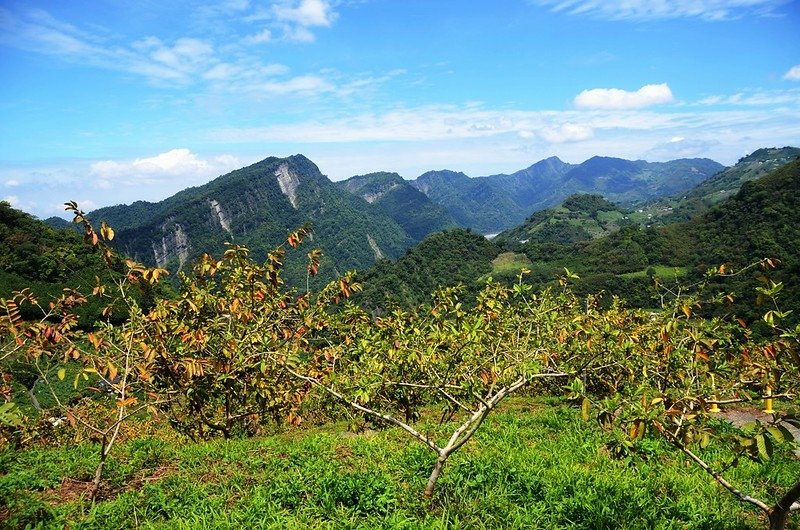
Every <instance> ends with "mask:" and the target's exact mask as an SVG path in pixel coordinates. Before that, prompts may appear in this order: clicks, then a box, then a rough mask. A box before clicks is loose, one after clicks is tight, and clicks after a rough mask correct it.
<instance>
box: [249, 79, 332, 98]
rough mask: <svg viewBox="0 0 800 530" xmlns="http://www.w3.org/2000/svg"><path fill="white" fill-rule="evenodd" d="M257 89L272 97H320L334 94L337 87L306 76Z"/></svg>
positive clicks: (269, 83) (264, 84)
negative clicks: (298, 95) (294, 95)
mask: <svg viewBox="0 0 800 530" xmlns="http://www.w3.org/2000/svg"><path fill="white" fill-rule="evenodd" d="M255 88H256V90H258V91H260V92H262V93H264V94H270V95H287V94H307V95H319V94H322V93H324V92H333V91H334V90H335V88H336V87H335V86H334V85H333V84H331V83H330V82H328V81H326V80H325V79H323V78H321V77H318V76H314V75H305V76H298V77H293V78H291V79H287V80H285V81H269V82H266V83H262V84H260V85H257V86H256V87H255Z"/></svg>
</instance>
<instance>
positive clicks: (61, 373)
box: [57, 368, 67, 381]
mask: <svg viewBox="0 0 800 530" xmlns="http://www.w3.org/2000/svg"><path fill="white" fill-rule="evenodd" d="M57 375H58V380H59V381H63V380H64V377H66V375H67V371H66V370H65V369H64V368H59V370H58V374H57Z"/></svg>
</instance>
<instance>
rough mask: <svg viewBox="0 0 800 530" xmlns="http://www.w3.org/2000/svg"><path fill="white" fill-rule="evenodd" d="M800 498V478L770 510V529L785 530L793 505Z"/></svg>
mask: <svg viewBox="0 0 800 530" xmlns="http://www.w3.org/2000/svg"><path fill="white" fill-rule="evenodd" d="M798 499H800V480H798V481H797V482H795V484H794V486H792V487H791V488H790V489H789V491H787V492H786V493H785V494H784V495H783V497H781V499H780V500H779V501H778V503H777V504H776V505H775V506H774V507H773V508H772V509H771V510H770V511H769V530H784V528H785V527H786V520H787V519H788V518H789V513H790V512H791V510H792V505H793V504H794V503H795V502H797V500H798Z"/></svg>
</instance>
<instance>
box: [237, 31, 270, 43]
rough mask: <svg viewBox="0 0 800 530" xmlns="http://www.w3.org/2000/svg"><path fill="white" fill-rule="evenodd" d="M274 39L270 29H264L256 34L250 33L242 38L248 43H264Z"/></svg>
mask: <svg viewBox="0 0 800 530" xmlns="http://www.w3.org/2000/svg"><path fill="white" fill-rule="evenodd" d="M271 40H272V32H271V31H270V30H268V29H265V30H262V31H260V32H258V33H256V34H254V35H249V36H247V37H245V38H244V39H242V42H243V43H244V44H247V45H254V44H264V43H265V42H269V41H271Z"/></svg>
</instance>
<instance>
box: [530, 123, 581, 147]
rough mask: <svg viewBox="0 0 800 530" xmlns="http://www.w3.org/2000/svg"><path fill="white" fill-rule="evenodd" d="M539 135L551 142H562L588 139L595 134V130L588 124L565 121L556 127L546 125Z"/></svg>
mask: <svg viewBox="0 0 800 530" xmlns="http://www.w3.org/2000/svg"><path fill="white" fill-rule="evenodd" d="M539 135H540V136H541V137H542V138H543V139H545V140H546V141H548V142H550V143H555V144H560V143H563V142H580V141H582V140H588V139H589V138H591V137H592V136H594V131H593V130H592V128H591V127H587V126H586V125H580V124H575V123H564V124H562V125H558V126H556V127H545V128H544V129H542V130H540V131H539Z"/></svg>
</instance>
